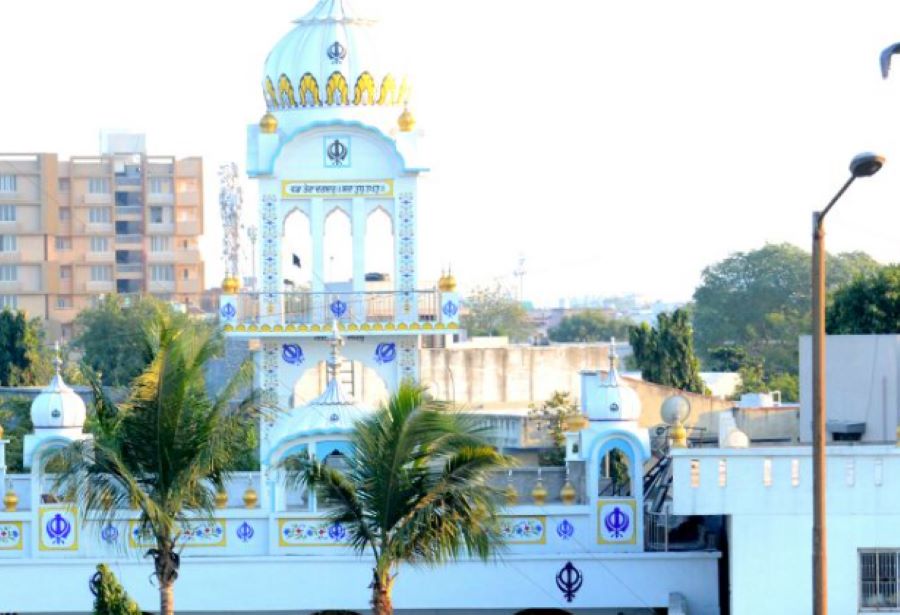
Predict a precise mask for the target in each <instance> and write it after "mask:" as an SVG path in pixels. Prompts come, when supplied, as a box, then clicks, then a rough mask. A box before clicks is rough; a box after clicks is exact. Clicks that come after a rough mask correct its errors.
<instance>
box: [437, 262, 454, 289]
mask: <svg viewBox="0 0 900 615" xmlns="http://www.w3.org/2000/svg"><path fill="white" fill-rule="evenodd" d="M438 290H440V291H441V292H442V293H452V292H455V291H456V278H454V277H453V273H452V272H451V271H450V268H449V267H448V268H447V273H446V274H445V273H443V272H441V278H440V279H439V280H438Z"/></svg>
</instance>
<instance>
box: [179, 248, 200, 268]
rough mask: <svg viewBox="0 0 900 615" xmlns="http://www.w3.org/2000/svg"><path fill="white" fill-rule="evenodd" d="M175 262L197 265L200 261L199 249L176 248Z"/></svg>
mask: <svg viewBox="0 0 900 615" xmlns="http://www.w3.org/2000/svg"><path fill="white" fill-rule="evenodd" d="M174 257H175V262H176V263H178V264H180V265H198V264H200V263H201V262H202V259H201V258H200V250H197V249H196V248H194V249H187V250H176V251H175V254H174Z"/></svg>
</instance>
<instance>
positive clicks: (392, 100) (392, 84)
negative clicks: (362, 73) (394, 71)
mask: <svg viewBox="0 0 900 615" xmlns="http://www.w3.org/2000/svg"><path fill="white" fill-rule="evenodd" d="M396 97H397V82H396V81H395V80H394V76H393V75H391V74H390V73H388V74H387V75H385V76H384V79H383V80H382V82H381V93H380V94H379V95H378V104H379V105H395V104H397V99H396Z"/></svg>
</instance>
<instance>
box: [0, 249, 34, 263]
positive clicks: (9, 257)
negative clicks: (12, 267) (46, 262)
mask: <svg viewBox="0 0 900 615" xmlns="http://www.w3.org/2000/svg"><path fill="white" fill-rule="evenodd" d="M21 260H22V253H21V252H19V251H18V250H11V251H9V252H3V251H0V263H18V262H20V261H21ZM41 260H42V261H43V259H41Z"/></svg>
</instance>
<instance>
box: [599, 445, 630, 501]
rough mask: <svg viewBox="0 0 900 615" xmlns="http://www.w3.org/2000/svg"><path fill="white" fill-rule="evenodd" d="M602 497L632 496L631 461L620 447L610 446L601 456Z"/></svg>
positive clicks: (600, 486)
mask: <svg viewBox="0 0 900 615" xmlns="http://www.w3.org/2000/svg"><path fill="white" fill-rule="evenodd" d="M598 495H599V496H600V497H631V496H632V495H633V492H632V485H631V462H630V457H629V455H628V453H626V452H625V451H624V450H623V449H621V448H619V447H613V448H610V449H609V450H608V451H606V453H605V454H604V455H603V457H601V458H600V484H599V488H598Z"/></svg>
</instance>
